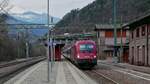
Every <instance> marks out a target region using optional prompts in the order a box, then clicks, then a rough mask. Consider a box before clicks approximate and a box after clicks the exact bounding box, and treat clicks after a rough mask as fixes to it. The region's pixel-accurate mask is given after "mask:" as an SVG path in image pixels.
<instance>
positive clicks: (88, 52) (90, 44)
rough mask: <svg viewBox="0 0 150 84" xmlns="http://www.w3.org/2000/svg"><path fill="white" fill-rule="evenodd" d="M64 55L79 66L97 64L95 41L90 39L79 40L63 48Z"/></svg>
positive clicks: (86, 66)
mask: <svg viewBox="0 0 150 84" xmlns="http://www.w3.org/2000/svg"><path fill="white" fill-rule="evenodd" d="M63 54H64V57H65V58H67V59H69V60H70V61H71V62H73V63H74V64H76V65H77V66H79V67H81V68H92V67H94V66H95V65H97V51H96V43H95V42H94V41H92V40H79V41H76V42H74V43H72V44H71V45H69V46H68V47H65V49H64V50H63Z"/></svg>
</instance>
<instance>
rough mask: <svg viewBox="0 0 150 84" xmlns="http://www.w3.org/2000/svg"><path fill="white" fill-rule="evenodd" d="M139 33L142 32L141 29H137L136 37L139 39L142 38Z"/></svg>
mask: <svg viewBox="0 0 150 84" xmlns="http://www.w3.org/2000/svg"><path fill="white" fill-rule="evenodd" d="M139 32H140V29H139V28H137V29H136V37H139V36H140V35H139Z"/></svg>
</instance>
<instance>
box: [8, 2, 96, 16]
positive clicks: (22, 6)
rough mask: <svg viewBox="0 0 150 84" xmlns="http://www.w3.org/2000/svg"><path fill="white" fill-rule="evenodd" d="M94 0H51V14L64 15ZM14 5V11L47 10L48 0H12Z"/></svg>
mask: <svg viewBox="0 0 150 84" xmlns="http://www.w3.org/2000/svg"><path fill="white" fill-rule="evenodd" d="M93 1H94V0H50V7H51V9H50V11H51V15H53V16H56V17H59V18H61V17H63V16H64V15H65V14H66V13H67V12H69V11H70V10H72V9H75V8H82V7H84V6H86V5H88V4H89V3H91V2H93ZM10 2H11V4H13V5H14V8H13V9H12V12H17V13H19V12H22V10H26V11H28V10H29V11H36V12H46V10H47V9H46V8H47V0H10Z"/></svg>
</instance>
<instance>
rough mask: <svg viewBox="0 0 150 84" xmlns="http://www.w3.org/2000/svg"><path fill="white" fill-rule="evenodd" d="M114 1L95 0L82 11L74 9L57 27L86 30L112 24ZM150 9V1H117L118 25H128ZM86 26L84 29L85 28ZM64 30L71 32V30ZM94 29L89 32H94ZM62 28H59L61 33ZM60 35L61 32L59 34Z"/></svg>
mask: <svg viewBox="0 0 150 84" xmlns="http://www.w3.org/2000/svg"><path fill="white" fill-rule="evenodd" d="M112 1H113V0H95V1H94V2H93V3H91V4H88V5H87V6H85V7H84V8H82V9H74V10H72V11H70V12H69V13H67V14H66V15H65V16H64V17H63V19H62V20H61V21H59V22H58V23H57V24H56V27H57V28H58V27H63V28H64V27H69V28H70V27H74V28H76V27H75V26H82V28H78V29H80V30H86V25H87V26H89V25H90V26H91V25H93V26H94V25H95V24H111V23H112V17H113V4H112ZM149 9H150V0H117V23H121V22H123V23H127V22H130V21H132V20H134V19H135V18H137V17H139V16H142V15H144V14H145V13H146V12H147V11H149ZM121 20H122V21H121ZM83 26H84V27H83ZM69 28H68V29H63V30H64V31H61V32H62V33H64V32H70V31H71V29H70V30H69ZM92 28H93V27H91V29H90V30H89V31H91V30H92ZM59 29H60V28H58V31H59ZM74 32H75V31H74ZM58 33H60V32H58Z"/></svg>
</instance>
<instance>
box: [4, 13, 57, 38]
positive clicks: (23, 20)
mask: <svg viewBox="0 0 150 84" xmlns="http://www.w3.org/2000/svg"><path fill="white" fill-rule="evenodd" d="M51 17H52V16H51ZM59 20H60V19H59V18H56V17H53V22H54V23H57V22H58V21H59ZM6 23H7V24H47V14H45V13H43V14H40V13H35V12H31V11H29V12H24V13H13V14H10V15H7V19H6ZM15 27H16V26H15V25H9V29H10V31H11V32H10V33H9V34H16V33H17V31H20V30H14V29H13V28H15ZM45 27H46V26H44V25H41V26H39V25H38V29H29V32H30V34H31V35H32V36H36V37H40V36H43V35H44V34H46V33H47V31H48V30H47V29H44V28H45ZM40 28H41V29H40ZM42 28H43V29H42ZM21 31H24V30H22V29H21Z"/></svg>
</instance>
